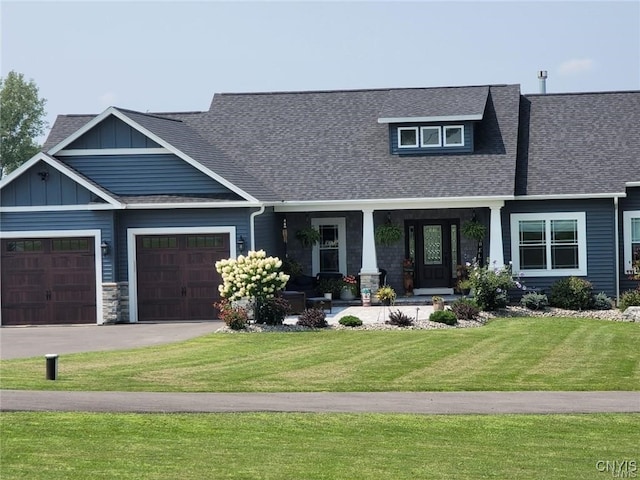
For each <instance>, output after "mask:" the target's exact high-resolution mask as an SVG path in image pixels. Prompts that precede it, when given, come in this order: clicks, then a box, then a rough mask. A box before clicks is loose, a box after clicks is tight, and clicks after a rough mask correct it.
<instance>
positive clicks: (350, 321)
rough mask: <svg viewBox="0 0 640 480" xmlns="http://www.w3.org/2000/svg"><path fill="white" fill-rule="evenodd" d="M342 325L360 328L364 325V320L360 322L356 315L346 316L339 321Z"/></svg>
mask: <svg viewBox="0 0 640 480" xmlns="http://www.w3.org/2000/svg"><path fill="white" fill-rule="evenodd" d="M338 323H339V324H340V325H344V326H345V327H359V326H361V325H362V320H360V319H359V318H358V317H356V316H355V315H346V316H344V317H342V318H341V319H340V320H338Z"/></svg>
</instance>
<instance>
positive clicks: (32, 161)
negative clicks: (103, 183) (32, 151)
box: [0, 152, 124, 211]
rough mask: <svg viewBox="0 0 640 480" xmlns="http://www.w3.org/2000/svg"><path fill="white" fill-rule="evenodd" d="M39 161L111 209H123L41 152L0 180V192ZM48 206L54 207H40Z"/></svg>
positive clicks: (71, 171) (119, 204)
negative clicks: (101, 200) (93, 195)
mask: <svg viewBox="0 0 640 480" xmlns="http://www.w3.org/2000/svg"><path fill="white" fill-rule="evenodd" d="M39 161H43V162H45V163H46V164H48V165H49V166H51V167H52V168H54V169H55V170H58V171H59V172H60V173H61V174H63V175H65V176H67V177H68V178H70V179H71V180H73V181H74V182H76V183H78V184H79V185H81V186H83V187H84V188H86V189H87V190H89V191H90V192H91V193H93V194H95V195H96V196H97V197H99V198H102V199H103V200H104V201H105V202H107V203H108V204H109V205H111V206H112V207H115V208H124V205H123V204H122V203H120V202H119V201H118V200H116V199H115V198H113V197H112V196H111V195H108V194H106V193H105V192H103V191H102V190H100V189H99V188H96V187H95V186H94V185H93V184H92V183H90V182H88V181H86V180H85V179H84V178H83V177H81V176H80V175H78V174H77V173H76V172H75V171H74V170H72V169H70V168H69V167H67V166H66V165H65V164H64V163H62V162H60V161H59V160H57V159H55V158H53V157H51V156H49V155H47V154H46V153H42V152H39V153H37V154H36V155H34V156H33V157H31V159H30V160H28V161H27V162H25V163H23V164H22V165H21V166H20V167H19V168H17V169H16V170H14V171H13V172H11V173H10V174H9V175H7V176H6V177H5V178H3V179H2V180H0V190H1V189H2V188H4V186H5V185H7V184H9V183H11V182H12V181H13V180H14V179H16V178H18V177H19V176H20V175H22V174H23V173H25V172H26V171H27V170H29V169H30V168H31V167H33V166H34V165H35V164H36V163H38V162H39ZM87 205H88V204H84V205H82V207H86V206H87ZM48 206H52V207H54V206H56V205H42V207H48ZM59 206H60V207H62V206H66V205H59ZM74 206H75V205H74ZM78 206H79V205H78ZM34 207H35V205H34ZM42 207H41V208H42ZM0 208H3V211H4V208H7V207H0Z"/></svg>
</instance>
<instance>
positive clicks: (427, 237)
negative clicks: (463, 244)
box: [409, 219, 459, 288]
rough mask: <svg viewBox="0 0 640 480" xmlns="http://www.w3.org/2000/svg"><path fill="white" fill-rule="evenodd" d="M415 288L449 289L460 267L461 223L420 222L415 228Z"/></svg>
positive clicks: (448, 221)
mask: <svg viewBox="0 0 640 480" xmlns="http://www.w3.org/2000/svg"><path fill="white" fill-rule="evenodd" d="M412 227H413V228H411V227H410V228H409V230H410V231H411V230H413V235H414V241H415V249H414V250H413V252H412V253H413V255H414V262H415V268H416V272H415V275H416V278H415V282H416V285H415V288H449V287H452V286H453V280H454V279H453V274H454V273H455V266H456V265H457V263H458V250H459V249H458V221H457V220H452V219H444V220H440V219H439V220H421V221H418V222H415V224H414V225H412Z"/></svg>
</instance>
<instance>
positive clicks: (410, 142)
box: [398, 127, 418, 148]
mask: <svg viewBox="0 0 640 480" xmlns="http://www.w3.org/2000/svg"><path fill="white" fill-rule="evenodd" d="M398 146H399V147H400V148H411V147H413V148H415V147H417V146H418V127H400V128H398Z"/></svg>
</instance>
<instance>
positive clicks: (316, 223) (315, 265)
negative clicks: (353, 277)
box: [311, 217, 347, 275]
mask: <svg viewBox="0 0 640 480" xmlns="http://www.w3.org/2000/svg"><path fill="white" fill-rule="evenodd" d="M321 225H327V226H337V227H338V267H339V268H340V273H342V274H343V275H346V274H347V222H346V220H345V218H344V217H316V218H312V219H311V226H312V227H313V228H315V229H318V230H319V229H320V226H321ZM311 269H312V271H313V274H314V275H315V274H317V273H318V272H319V271H320V246H319V245H318V244H317V243H316V244H314V245H313V251H312V255H311Z"/></svg>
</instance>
